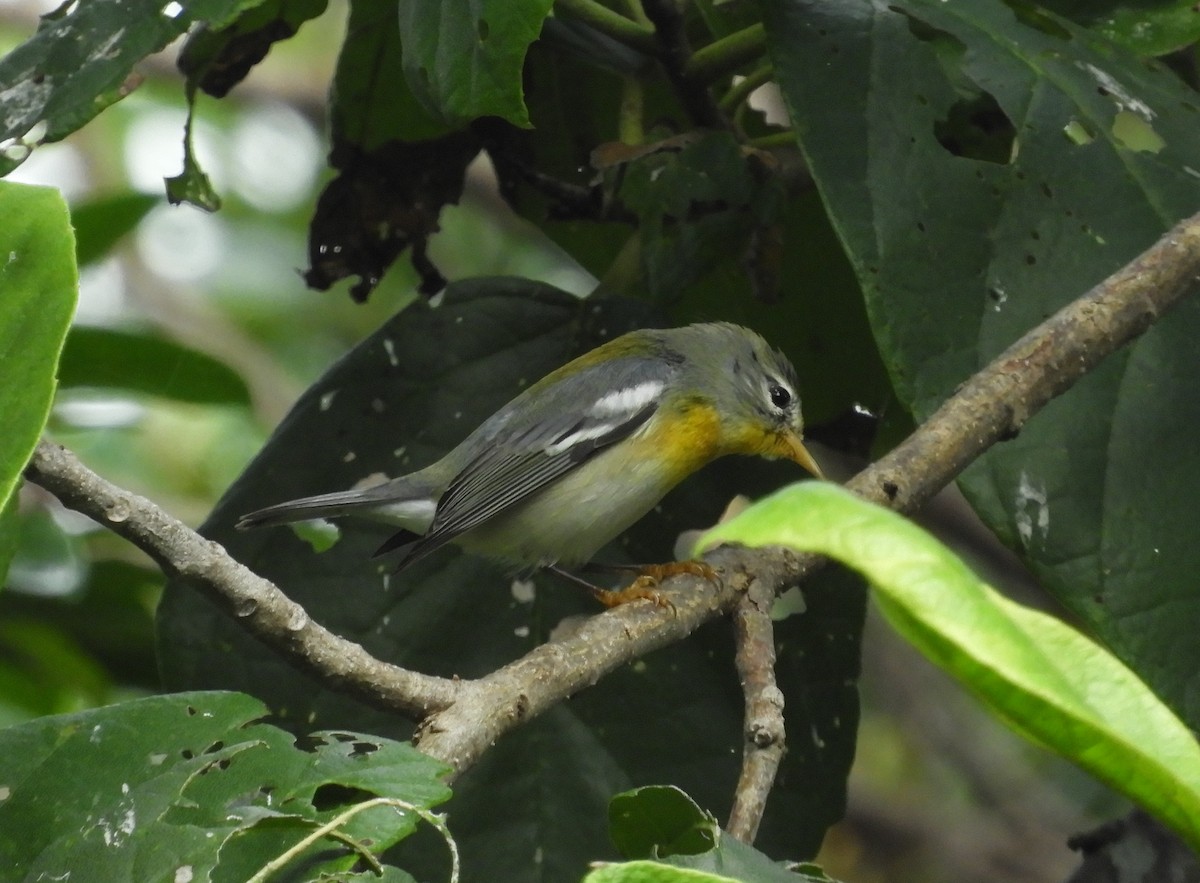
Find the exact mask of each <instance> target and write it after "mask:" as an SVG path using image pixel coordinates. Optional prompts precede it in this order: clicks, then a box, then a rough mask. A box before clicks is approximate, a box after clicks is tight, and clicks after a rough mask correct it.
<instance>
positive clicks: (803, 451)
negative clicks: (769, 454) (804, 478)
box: [780, 432, 825, 479]
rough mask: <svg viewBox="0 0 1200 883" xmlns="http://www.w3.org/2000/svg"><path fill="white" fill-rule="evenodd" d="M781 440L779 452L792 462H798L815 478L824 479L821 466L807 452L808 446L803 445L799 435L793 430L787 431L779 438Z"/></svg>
mask: <svg viewBox="0 0 1200 883" xmlns="http://www.w3.org/2000/svg"><path fill="white" fill-rule="evenodd" d="M780 441H781V442H782V445H781V448H782V451H781V453H782V454H783V456H785V457H787V458H788V459H789V460H792V461H793V462H796V463H799V464H800V465H801V466H803V467H804V468H805V469H807V470H808V471H809V472H811V473H812V474H813V475H815V476H816V477H817V478H820V479H824V478H825V474H824V473H823V472H821V467H820V466H818V465H817V461H816V460H814V459H813V455H812V454H810V453H809V452H808V448H806V447H804V442H803V441H801V440H800V436H798V435H796V433H794V432H788V433H785V434H784V435H783V437H782V438H781V439H780Z"/></svg>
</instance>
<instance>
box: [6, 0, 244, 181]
mask: <svg viewBox="0 0 1200 883" xmlns="http://www.w3.org/2000/svg"><path fill="white" fill-rule="evenodd" d="M253 2H254V0H191V2H187V3H174V2H164V0H89V2H86V3H76V4H72V6H71V8H70V10H69V11H68V12H67V13H66V14H65V15H54V16H47V17H46V18H44V19H43V21H42V25H41V27H39V28H38V31H37V33H36V34H34V35H33V36H32V37H30V38H29V39H28V40H26V41H25V42H24V43H22V44H21V45H20V46H18V47H17V48H16V49H14V50H13V51H12V52H9V53H8V54H7V55H5V56H4V57H3V58H2V59H0V120H3V124H2V125H0V174H7V173H8V172H9V171H11V170H12V169H13V168H15V167H16V166H18V165H20V164H21V162H23V161H24V160H25V158H26V156H28V152H29V150H31V149H33V148H34V147H36V146H37V145H38V144H40V143H42V142H46V141H58V140H59V139H61V138H63V137H64V136H66V135H68V134H70V133H71V132H74V131H75V130H76V129H78V128H79V127H80V126H82V125H83V124H84V123H86V122H87V121H88V120H90V119H91V118H92V117H94V116H95V115H96V114H97V113H99V112H100V111H101V110H103V109H104V108H106V107H108V106H109V105H110V104H112V103H113V102H114V101H118V100H120V99H121V98H124V97H125V95H127V94H128V93H129V92H130V91H132V90H133V89H134V88H135V87H136V86H137V83H138V80H137V79H136V78H135V76H134V75H133V67H134V65H136V64H137V63H138V62H140V61H141V60H142V59H143V58H145V57H146V56H148V55H151V54H153V53H155V52H157V51H158V50H160V49H162V48H163V47H164V46H166V45H167V44H168V43H170V42H171V41H172V40H174V39H175V38H176V37H178V36H180V35H181V34H183V33H184V32H186V31H187V29H188V28H189V27H191V26H192V24H194V23H196V22H210V23H213V24H215V25H218V26H219V25H221V24H222V23H224V22H226V21H228V20H230V19H231V18H232V17H233V16H235V15H236V14H237V13H238V12H239V11H240V10H241V9H243V8H245V7H246V6H248V5H251V4H252V3H253Z"/></svg>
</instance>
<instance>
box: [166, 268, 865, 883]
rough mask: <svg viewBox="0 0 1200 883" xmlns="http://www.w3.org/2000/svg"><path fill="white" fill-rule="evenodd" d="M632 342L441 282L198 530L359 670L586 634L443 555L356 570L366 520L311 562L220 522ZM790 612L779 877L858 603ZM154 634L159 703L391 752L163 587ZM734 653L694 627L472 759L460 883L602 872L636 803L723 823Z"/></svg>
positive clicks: (617, 326) (553, 595)
mask: <svg viewBox="0 0 1200 883" xmlns="http://www.w3.org/2000/svg"><path fill="white" fill-rule="evenodd" d="M650 321H651V317H650V316H649V314H648V313H647V311H646V308H645V307H644V306H642V305H638V304H635V303H631V302H627V301H622V300H615V299H612V300H609V299H605V300H594V301H580V300H578V299H576V298H573V297H570V296H568V295H566V294H564V293H562V292H561V291H558V290H557V289H553V288H550V287H549V286H544V285H539V284H537V283H533V282H530V281H528V280H520V279H476V280H471V281H470V282H461V283H454V284H451V285H450V286H449V287H448V288H447V290H446V292H445V295H444V298H443V299H442V301H441V303H440V305H439V306H437V307H436V308H434V307H430V306H428V305H425V304H414V305H413V306H412V307H409V308H408V309H406V310H405V311H403V312H402V313H400V314H399V315H397V316H396V317H395V318H393V319H392V320H391V321H389V322H388V323H387V324H386V325H384V326H383V327H381V328H380V329H379V330H378V331H377V333H376V334H374V335H373V336H372V337H370V338H368V339H367V340H365V341H364V342H363V343H362V344H361V345H360V346H359V347H357V348H355V349H354V350H353V351H352V352H350V353H348V354H347V355H346V356H345V357H344V359H343V360H342V361H341V362H340V363H339V364H337V365H335V366H333V367H332V368H331V369H330V370H329V371H328V372H327V374H326V375H325V376H324V377H323V378H322V379H321V380H320V381H318V382H317V383H316V384H315V385H314V386H313V387H312V388H311V389H310V390H308V391H307V392H306V393H305V394H304V396H302V397H301V399H300V401H299V402H298V403H297V405H296V407H295V409H294V410H293V411H292V413H291V414H290V415H289V416H288V417H287V418H286V419H285V420H284V422H283V423H282V424H281V425H280V427H279V428H278V429H277V431H276V433H275V434H274V436H273V437H272V439H271V440H270V441H269V442H268V444H267V446H266V447H265V448H264V450H263V452H262V454H261V455H260V456H259V457H258V458H257V459H256V461H255V462H254V463H253V464H252V465H251V466H250V467H249V468H248V469H247V470H246V472H245V473H244V474H243V475H242V476H241V477H240V478H239V480H238V481H237V482H236V483H235V484H234V486H233V487H232V488H231V489H230V492H229V494H228V495H227V496H226V497H225V498H224V499H223V500H222V501H221V502H220V503H219V504H218V507H217V509H216V510H215V511H214V513H213V515H212V516H211V517H210V519H209V520H208V522H207V524H206V525H205V526H204V528H203V531H204V533H205V534H206V535H207V536H210V537H212V538H213V539H215V540H217V541H218V542H220V543H221V544H222V545H224V546H225V548H227V549H228V550H229V551H230V552H231V553H232V554H233V555H235V556H236V557H237V558H238V559H239V560H240V561H243V562H244V563H246V564H247V565H248V566H251V567H253V568H254V569H255V570H256V571H258V572H261V573H262V574H263V575H265V576H267V577H269V578H271V579H273V580H274V581H276V582H277V583H278V584H279V585H280V586H283V587H285V589H286V591H287V592H288V594H289V596H290V597H292V598H293V599H295V600H296V601H298V602H299V603H301V604H303V605H304V606H305V608H306V609H307V610H308V612H309V613H310V615H312V616H313V618H314V619H315V620H317V621H319V622H321V623H322V624H323V625H325V626H327V627H329V628H332V629H334V630H336V631H337V632H338V633H339V634H342V635H344V636H346V637H348V638H351V639H352V640H355V641H359V642H360V643H362V644H363V646H364V647H366V648H367V650H368V651H369V652H371V653H373V654H374V655H375V656H377V657H378V658H381V659H387V660H389V661H392V662H395V663H397V664H401V665H406V666H411V667H414V668H417V669H419V670H422V671H428V672H431V673H436V674H443V675H447V676H449V675H455V674H457V675H460V676H462V677H475V676H478V675H481V674H484V673H486V672H490V671H492V670H494V669H496V668H498V667H500V666H501V665H504V664H505V663H507V662H510V661H512V660H513V659H515V658H517V657H518V656H520V655H522V654H523V653H525V652H527V651H529V650H531V649H532V648H533V647H535V646H538V645H539V644H541V643H543V642H545V641H546V640H547V639H548V638H549V636H550V634H551V632H552V631H553V630H554V629H555V628H556V627H558V625H559V624H560V623H563V622H564V620H567V619H568V618H569V617H572V616H578V615H592V614H595V613H596V612H597V607H596V605H595V603H594V602H593V601H592V600H591V599H590V598H589V597H587V596H585V595H584V594H583V593H580V592H579V591H578V590H577V589H575V588H573V587H572V586H570V585H568V584H565V583H563V582H561V581H559V580H557V579H555V578H554V577H553V576H549V575H538V576H536V577H534V579H533V586H532V587H530V586H528V585H525V584H524V583H520V584H517V585H516V586H514V580H513V578H512V576H511V574H508V573H506V572H505V571H504V570H503V569H502V568H499V567H496V566H494V565H491V564H489V563H487V562H485V561H483V560H481V559H478V558H473V557H471V556H468V555H463V554H460V553H459V552H458V551H457V550H456V549H445V550H442V551H439V552H438V553H437V554H436V555H433V556H431V557H430V558H429V559H427V560H426V561H422V562H419V563H418V564H416V565H414V566H413V567H411V568H407V569H405V570H404V571H403V572H401V573H399V574H392V573H391V572H390V565H389V563H388V562H386V561H379V560H373V559H372V557H371V556H372V553H373V552H374V551H375V549H377V548H378V547H379V544H380V543H381V542H382V541H383V540H384V539H385V538H386V537H387V536H388V534H389V533H390V531H389V530H388V529H387V528H386V527H380V526H376V525H371V524H369V523H363V522H356V521H353V520H346V521H343V522H342V523H341V527H342V537H341V539H340V540H339V541H338V542H337V544H336V545H334V546H333V547H332V548H330V549H329V550H328V551H327V552H324V553H322V554H316V553H314V552H313V550H312V549H311V548H310V546H309V545H308V543H307V542H306V541H304V540H302V539H300V538H298V537H296V536H295V535H294V534H293V533H292V532H291V531H289V530H287V529H286V528H279V529H267V530H260V531H250V532H239V531H236V530H234V529H233V526H232V525H233V523H234V521H235V520H236V518H237V516H238V515H240V514H242V513H245V512H247V511H250V510H252V509H255V508H259V507H261V506H263V505H266V504H268V503H273V502H278V501H279V500H283V499H288V498H292V497H297V496H301V495H303V494H309V493H316V492H320V491H323V490H332V489H334V488H345V487H350V486H351V485H353V484H355V483H356V482H357V481H359V480H361V479H362V478H363V477H364V476H367V475H371V474H375V473H384V474H389V475H394V474H401V473H403V472H407V471H410V470H413V469H416V468H418V467H420V466H423V465H425V464H426V463H429V462H432V461H433V460H435V459H437V458H438V457H440V456H442V455H443V454H444V453H445V452H446V451H447V450H448V449H449V448H450V447H451V446H452V445H454V444H456V443H457V442H458V441H460V440H461V439H462V437H463V436H464V435H466V433H467V432H469V431H470V430H471V429H473V428H474V427H475V426H476V425H477V424H478V423H480V422H482V421H483V420H484V419H485V418H486V417H488V416H489V415H490V414H492V413H493V412H494V411H495V410H496V409H497V408H499V407H500V406H501V405H502V404H504V403H505V402H506V401H507V400H508V399H509V398H511V397H512V395H513V394H514V393H515V392H517V391H518V390H519V389H521V388H522V387H523V386H526V385H528V384H529V383H531V382H533V381H534V380H535V379H536V378H538V377H539V376H541V375H542V374H544V373H546V372H548V371H550V370H551V369H553V368H556V367H558V366H559V365H561V364H563V363H564V362H565V361H566V360H567V359H568V358H570V357H571V356H573V355H575V354H577V353H579V352H582V351H584V350H586V349H589V348H590V347H592V346H594V345H596V344H597V343H599V342H600V341H601V340H604V339H607V338H608V337H609V336H613V335H616V334H619V333H621V332H622V331H625V330H628V329H629V328H631V327H633V326H635V325H644V324H650ZM796 474H797V467H796V466H795V465H794V464H789V463H765V462H758V461H740V460H739V461H734V460H732V459H731V460H729V461H726V462H724V463H718V464H714V466H713V467H710V468H709V469H707V470H705V472H704V474H702V475H697V476H695V477H693V478H692V479H690V480H689V481H687V482H685V483H684V484H683V485H682V486H680V487H679V488H678V489H676V491H674V492H673V494H672V497H671V499H670V501H669V505H665V506H664V507H663V510H662V511H661V512H658V513H654V514H653V515H650V516H647V518H646V519H644V520H643V521H642V522H641V523H640V524H639V525H638V527H637V529H636V530H632V531H630V532H629V534H628V535H627V536H626V537H625V538H624V539H623V540H621V541H619V542H618V543H615V544H614V545H613V547H612V548H610V549H609V550H607V553H606V555H605V557H604V558H603V559H602V560H625V561H643V562H644V561H655V560H665V559H666V558H667V557H668V556H669V555H670V554H671V549H672V548H673V546H674V543H675V540H676V538H677V537H678V536H679V534H680V533H681V532H682V531H684V530H686V529H689V528H694V527H696V526H697V525H702V524H712V523H714V522H715V521H716V519H717V517H718V515H719V514H720V512H721V510H722V509H723V508H724V506H725V505H726V503H727V501H728V500H729V498H730V497H731V496H732V494H733V493H734V492H736V491H737V490H741V491H748V492H750V493H760V492H764V491H766V490H767V489H769V488H773V487H778V486H779V484H780V483H781V482H783V481H786V480H788V479H789V478H794V477H795V476H796ZM755 489H757V490H755ZM842 578H843V579H844V577H842ZM807 600H808V607H807V610H806V612H805V614H804V615H802V616H792V617H789V618H788V619H787V620H785V621H783V622H781V623H779V632H778V634H779V640H780V647H779V665H778V676H779V680H780V689H781V690H782V691H783V692H784V695H785V697H786V700H787V701H786V705H785V714H786V715H787V725H788V727H789V732H794V733H804V734H806V738H802V739H798V740H796V741H795V742H794V743H793V744H792V745H791V746H790V750H789V752H788V755H787V757H786V758H785V761H784V765H785V769H784V773H785V774H784V775H783V776H781V779H782V780H783V781H782V782H781V784H780V787H779V788H778V789H777V791H776V793H775V794H774V796H773V803H772V811H771V812H770V813H768V816H767V818H766V819H765V820H764V823H763V827H762V834H761V842H762V843H763V845H764V848H769V849H771V850H773V851H778V852H779V853H780V854H781V855H794V856H796V857H804V856H805V855H811V854H813V853H814V852H815V851H816V849H817V847H818V845H819V843H820V839H821V837H822V835H823V833H824V831H825V829H826V827H828V826H829V825H830V824H832V823H833V822H834V821H835V820H836V819H837V818H839V817H840V815H841V813H842V809H843V807H844V800H845V776H846V772H847V770H848V769H849V765H850V762H851V760H852V757H853V750H854V732H855V724H856V721H857V714H858V711H857V693H856V690H855V687H854V680H855V678H856V676H857V672H858V636H859V633H860V632H861V628H862V616H863V604H864V594H863V587H862V586H861V584H858V583H850V584H846V583H839V584H837V585H836V586H831V587H830V590H828V591H820V590H814V591H813V593H812V596H811V597H810V598H808V599H807ZM157 615H158V631H159V634H158V642H159V648H160V659H161V665H162V670H163V672H164V677H165V678H166V680H167V682H168V683H169V684H171V685H172V686H174V687H185V686H186V687H187V688H195V687H198V686H200V685H204V686H207V687H214V686H222V687H227V688H237V689H244V690H246V691H247V692H252V693H254V694H255V695H258V696H261V697H263V698H264V699H265V700H266V701H268V702H269V703H270V704H271V706H272V707H273V708H274V709H276V710H278V711H280V712H281V713H284V714H285V715H286V717H287V719H289V720H293V721H297V722H305V723H304V725H310V724H307V722H308V721H309V720H310V718H311V719H314V720H316V721H317V722H318V724H319V725H321V726H339V727H342V726H345V727H351V728H353V729H356V730H363V731H372V730H378V731H380V732H387V733H389V734H394V733H395V727H396V721H395V720H394V718H389V717H388V716H386V715H382V714H381V713H379V712H377V711H375V710H374V709H370V708H366V707H364V706H362V705H360V704H358V703H356V702H353V701H351V700H350V699H348V698H347V697H345V696H344V695H341V694H338V693H337V692H335V691H332V690H329V689H328V688H326V687H325V686H323V685H321V684H320V683H318V682H316V681H315V680H312V679H310V678H308V677H305V676H301V675H300V674H298V673H297V671H296V669H295V668H294V667H293V666H292V665H291V664H289V663H288V662H287V661H286V660H284V659H282V658H280V657H279V656H276V655H274V654H273V653H271V652H270V651H268V650H266V649H265V648H264V647H263V645H262V644H261V643H259V642H257V641H255V640H254V639H253V638H250V637H249V636H248V635H246V634H245V633H244V632H243V631H242V630H241V629H240V628H239V627H238V626H237V624H236V623H234V622H232V621H231V620H230V619H227V618H226V617H224V616H222V615H220V614H218V613H217V612H216V611H215V610H214V608H213V607H212V605H210V604H208V603H207V602H206V601H204V599H202V598H200V597H199V596H198V595H197V594H196V593H195V591H194V590H193V589H192V588H191V587H190V586H188V585H186V584H184V583H181V582H172V583H171V584H170V585H168V587H167V590H166V593H165V595H164V598H163V602H162V603H161V604H160V606H159V608H158V614H157ZM828 635H837V636H838V639H837V640H835V641H831V640H828V638H827V636H828ZM732 653H733V647H732V640H731V638H730V635H729V632H728V627H727V624H725V623H721V622H714V623H712V624H711V625H709V626H706V627H705V628H703V629H701V630H700V631H698V632H697V633H696V634H694V635H692V636H691V637H689V639H688V640H687V641H686V642H683V643H681V644H679V645H676V646H672V647H670V648H666V649H663V650H660V651H657V652H655V653H653V654H651V655H649V656H647V657H646V658H644V659H642V660H639V661H638V662H637V663H635V664H633V665H630V666H626V667H623V668H622V669H620V670H618V671H616V672H613V673H611V674H609V675H608V676H607V677H605V678H604V679H603V680H602V681H601V682H600V683H599V684H597V685H596V686H595V687H593V688H591V689H588V690H586V691H583V692H582V693H581V694H579V695H578V696H575V697H573V698H572V700H571V702H570V703H567V704H564V705H562V706H559V707H556V708H554V709H553V710H551V711H550V712H548V713H547V714H545V715H543V716H541V717H539V718H537V719H536V720H534V721H532V722H529V723H528V724H526V725H525V726H522V727H521V728H519V729H518V730H517V731H515V732H513V733H511V734H508V735H507V736H506V737H505V738H504V739H502V740H500V741H499V742H498V743H497V744H496V745H495V746H493V747H492V748H491V749H490V750H489V751H488V752H487V753H486V754H485V755H484V756H483V758H482V759H481V761H480V762H479V763H478V764H477V765H476V766H474V767H472V768H471V770H470V771H469V772H468V773H467V774H466V775H464V776H463V777H462V778H461V779H460V780H458V781H457V782H456V785H455V796H454V799H453V801H452V804H451V806H450V812H451V817H452V818H453V819H454V828H455V832H456V837H457V839H458V842H459V846H460V850H461V852H462V856H463V862H464V866H465V867H466V868H468V869H473V870H472V871H470V873H473V874H476V875H480V876H476V877H474V878H473V879H488V880H496V879H503V880H505V881H506V883H525V881H530V883H532V881H537V880H541V879H551V878H554V879H562V878H573V877H570V875H575V876H577V875H578V873H579V871H578V869H579V868H580V867H582V865H583V863H584V862H586V861H589V860H592V859H596V858H598V857H603V856H606V855H608V856H611V857H613V858H615V857H616V855H615V853H614V852H613V850H612V846H611V844H610V843H609V842H608V839H607V837H606V835H605V821H606V819H607V808H608V801H609V800H610V798H611V797H612V795H613V794H615V793H617V792H620V791H624V790H627V789H629V788H631V787H633V786H634V785H635V784H637V783H639V782H647V781H657V782H670V783H674V784H677V785H679V786H680V787H683V788H685V789H686V790H687V792H688V793H689V794H691V795H692V796H693V797H694V799H695V800H696V801H697V802H699V803H700V804H701V805H703V806H706V807H711V808H712V810H713V811H714V812H715V813H717V814H718V815H720V814H722V813H724V812H726V811H727V808H728V803H729V800H730V796H731V795H732V793H733V787H734V785H735V783H736V780H737V774H738V759H739V757H740V753H741V751H740V749H741V732H742V695H741V690H740V688H739V685H738V683H737V677H736V675H735V673H734V669H733V665H732V662H731V660H732ZM647 720H653V721H655V726H654V727H653V728H650V729H648V728H647V726H646V721H647ZM551 748H552V749H553V750H551ZM414 849H415V847H414ZM539 851H540V852H539ZM444 853H445V850H444V849H440V848H431V849H430V850H429V851H428V855H427V856H424V857H422V859H421V861H420V862H419V863H418V862H416V861H414V862H407V861H406V862H405V867H407V868H408V869H409V870H410V871H412V872H413V873H414V874H416V875H417V876H418V877H422V875H423V876H424V878H430V879H434V878H436V879H444V876H445V868H444V857H445V856H444ZM534 854H540V855H541V856H542V861H541V863H540V864H534V863H533V862H531V860H530V856H533V855H534ZM470 873H469V874H468V879H472V878H471V877H470Z"/></svg>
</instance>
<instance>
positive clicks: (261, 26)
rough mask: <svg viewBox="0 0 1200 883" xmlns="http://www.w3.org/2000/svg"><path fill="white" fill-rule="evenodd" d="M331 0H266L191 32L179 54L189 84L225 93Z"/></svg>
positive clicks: (213, 91) (214, 93) (221, 96)
mask: <svg viewBox="0 0 1200 883" xmlns="http://www.w3.org/2000/svg"><path fill="white" fill-rule="evenodd" d="M327 6H328V2H327V0H266V2H260V3H258V4H256V5H253V6H250V7H249V8H247V9H246V10H245V11H244V12H242V14H241V15H239V16H238V17H237V19H236V20H235V21H234V22H233V23H231V24H229V25H228V26H226V27H218V28H213V27H205V28H201V29H199V30H197V31H195V32H193V33H192V35H191V36H189V37H188V40H187V43H186V44H184V47H183V51H182V52H180V53H179V62H178V64H179V69H180V70H181V71H183V73H184V74H186V75H187V78H188V85H189V87H197V88H200V89H202V90H204V91H205V92H206V93H208V94H209V95H212V96H213V97H215V98H223V97H224V96H225V95H226V94H228V92H229V90H230V89H232V88H233V87H234V86H236V85H237V84H238V83H240V82H241V81H242V80H243V79H244V78H245V77H246V75H247V74H249V73H250V69H251V68H252V67H254V65H256V64H258V63H259V62H260V61H262V60H263V59H264V58H266V56H267V53H268V52H269V51H270V49H271V46H272V44H274V43H276V42H278V41H280V40H286V39H288V38H290V37H292V36H294V35H295V34H296V31H298V30H299V29H300V26H301V25H302V24H304V23H305V22H306V21H309V20H310V19H314V18H316V17H317V16H319V15H320V14H321V13H323V12H324V11H325V8H326V7H327Z"/></svg>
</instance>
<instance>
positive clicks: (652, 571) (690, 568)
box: [592, 561, 717, 610]
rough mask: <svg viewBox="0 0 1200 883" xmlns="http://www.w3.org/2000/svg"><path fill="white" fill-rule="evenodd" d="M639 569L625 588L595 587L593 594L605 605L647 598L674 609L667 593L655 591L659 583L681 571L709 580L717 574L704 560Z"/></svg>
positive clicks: (677, 562)
mask: <svg viewBox="0 0 1200 883" xmlns="http://www.w3.org/2000/svg"><path fill="white" fill-rule="evenodd" d="M638 571H639V573H638V576H637V579H635V580H634V581H633V582H632V583H630V584H629V585H628V586H626V587H625V588H623V589H594V590H593V592H592V594H594V595H595V596H596V600H597V601H599V602H600V603H601V604H603V605H604V606H605V607H619V606H620V605H622V604H628V603H629V602H630V601H637V600H640V599H645V600H647V601H653V602H654V604H655V606H656V607H670V608H671V609H672V610H674V609H675V605H674V604H672V603H671V602H670V600H669V599H668V598H667V597H666V596H665V595H662V594H660V593H658V592H656V591H654V590H655V589H656V588H658V585H659V583H661V582H662V581H663V580H665V579H668V578H669V577H672V576H678V575H679V574H681V573H686V574H690V575H691V576H698V577H701V578H702V579H708V580H711V579H716V576H717V572H716V571H715V570H713V569H712V568H711V567H709V566H708V565H707V564H705V563H704V562H703V561H672V562H670V563H669V564H646V565H643V566H641V567H639V568H638Z"/></svg>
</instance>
